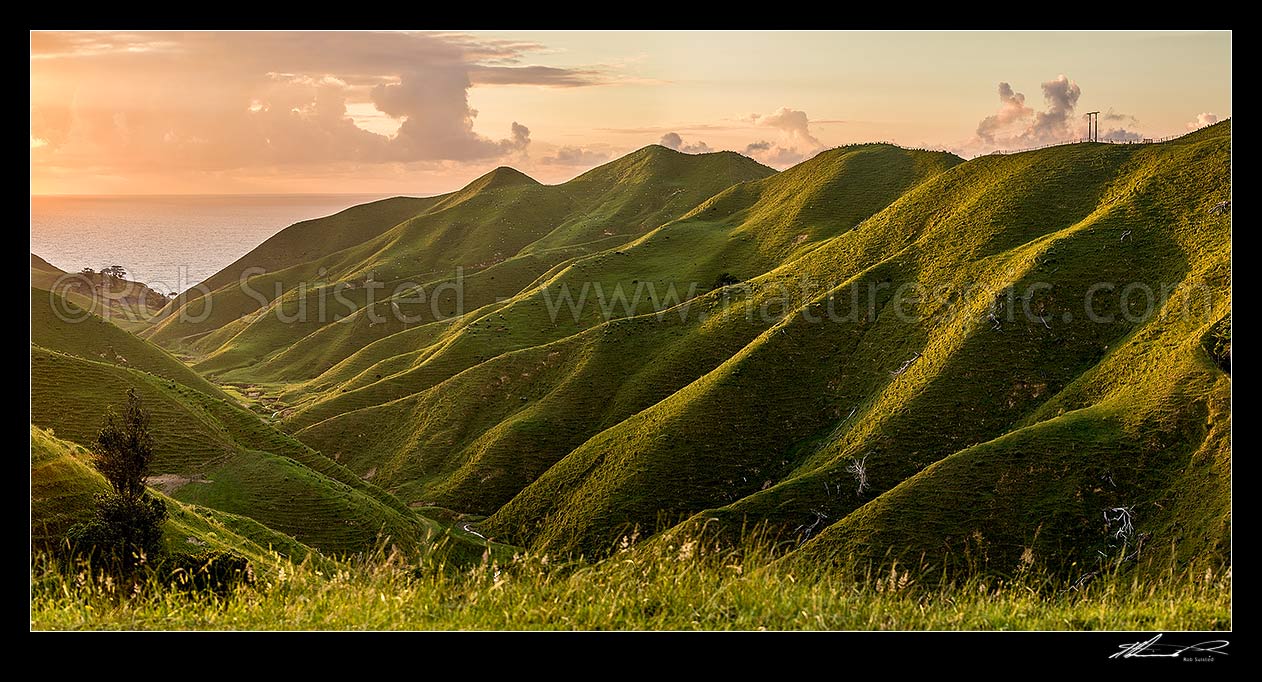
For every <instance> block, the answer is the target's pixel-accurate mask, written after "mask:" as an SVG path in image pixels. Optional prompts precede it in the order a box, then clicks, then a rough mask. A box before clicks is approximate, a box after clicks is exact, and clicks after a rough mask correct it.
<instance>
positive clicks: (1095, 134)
mask: <svg viewBox="0 0 1262 682" xmlns="http://www.w3.org/2000/svg"><path fill="white" fill-rule="evenodd" d="M1093 121H1094V122H1095V127H1094V128H1093V127H1092V125H1091V124H1092V122H1093ZM1099 138H1100V112H1098V111H1088V112H1087V141H1088V142H1099V141H1100V139H1099Z"/></svg>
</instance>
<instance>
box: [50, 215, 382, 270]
mask: <svg viewBox="0 0 1262 682" xmlns="http://www.w3.org/2000/svg"><path fill="white" fill-rule="evenodd" d="M385 196H388V195H376V194H247V195H162V196H134V195H132V196H32V197H31V253H33V254H35V255H37V256H39V257H41V258H43V259H44V260H46V261H48V262H49V263H52V264H53V265H55V266H57V267H58V268H61V269H62V270H65V271H67V272H78V271H80V270H82V269H83V268H85V267H89V268H94V269H97V270H99V269H101V268H102V267H106V266H110V265H121V266H123V267H124V268H126V269H127V273H128V274H127V278H128V279H131V280H135V281H138V282H144V283H145V284H147V285H149V286H150V287H151V288H153V289H155V290H157V291H160V292H163V293H169V292H177V293H178V292H181V291H184V290H185V289H188V288H189V287H192V286H195V285H196V284H197V283H199V282H201V281H202V280H204V279H206V278H208V277H210V276H211V275H213V274H215V273H216V272H218V271H219V270H221V269H223V268H224V267H225V266H227V265H230V264H231V263H232V262H233V261H235V260H237V259H238V258H240V257H241V256H244V255H245V254H246V253H249V251H250V250H251V249H253V248H254V247H256V246H258V245H259V244H261V243H263V242H264V241H265V240H266V239H267V238H268V237H271V236H272V235H274V234H276V233H277V232H280V231H281V230H283V229H285V228H286V227H288V226H290V225H292V224H294V223H296V222H299V221H302V220H308V219H310V218H319V217H322V216H327V215H332V214H334V213H337V212H338V211H341V210H342V209H344V208H348V207H351V206H355V205H356V204H362V203H366V202H369V201H374V200H377V199H382V198H385Z"/></svg>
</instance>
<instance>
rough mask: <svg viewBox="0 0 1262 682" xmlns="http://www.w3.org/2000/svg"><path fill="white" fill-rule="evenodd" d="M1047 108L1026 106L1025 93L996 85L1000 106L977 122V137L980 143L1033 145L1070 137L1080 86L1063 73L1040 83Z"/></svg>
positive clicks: (1080, 91) (1002, 85) (1080, 93)
mask: <svg viewBox="0 0 1262 682" xmlns="http://www.w3.org/2000/svg"><path fill="white" fill-rule="evenodd" d="M1042 90H1043V101H1044V104H1045V105H1046V107H1047V109H1046V110H1045V111H1035V110H1034V109H1033V108H1032V107H1029V106H1026V103H1025V95H1024V94H1023V93H1020V92H1016V91H1015V90H1013V89H1012V86H1011V85H1010V84H1008V83H1006V82H1001V83H1000V84H999V109H998V110H997V111H996V112H995V113H993V114H991V115H990V116H987V117H985V118H983V119H982V120H981V122H980V123H978V124H977V140H978V141H979V142H980V143H981V144H983V145H998V146H1001V147H1003V146H1007V147H1011V146H1035V145H1041V144H1048V143H1051V142H1062V141H1065V140H1068V139H1069V138H1070V137H1072V135H1073V134H1072V131H1071V130H1070V128H1069V123H1070V121H1072V120H1073V114H1074V109H1075V108H1076V107H1077V106H1078V98H1079V97H1080V96H1081V95H1082V89H1081V88H1079V87H1078V84H1077V83H1074V82H1073V81H1071V80H1069V79H1068V78H1067V77H1065V75H1064V74H1061V75H1059V76H1057V77H1056V78H1054V79H1052V80H1050V81H1046V82H1044V83H1043V84H1042Z"/></svg>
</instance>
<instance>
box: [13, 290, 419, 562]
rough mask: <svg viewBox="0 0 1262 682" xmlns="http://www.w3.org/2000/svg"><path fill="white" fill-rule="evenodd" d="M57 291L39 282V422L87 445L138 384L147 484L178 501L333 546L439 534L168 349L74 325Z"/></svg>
mask: <svg viewBox="0 0 1262 682" xmlns="http://www.w3.org/2000/svg"><path fill="white" fill-rule="evenodd" d="M50 296H53V297H55V295H53V294H50V293H49V292H44V291H41V290H35V289H32V318H31V321H32V345H31V421H32V425H33V426H40V427H44V428H51V429H55V431H56V433H57V435H58V437H60V438H64V439H67V440H69V441H71V442H75V443H79V444H81V445H90V444H91V443H92V442H93V439H94V438H95V436H96V431H97V429H99V428H100V425H101V423H102V420H103V418H104V414H105V411H106V409H107V408H108V407H109V406H110V405H112V404H118V403H119V402H120V401H121V400H122V396H124V394H125V393H126V391H127V389H128V388H135V389H136V391H137V392H138V393H139V394H140V396H141V397H142V399H143V400H144V401H145V404H146V407H147V409H149V410H150V412H151V414H152V419H153V422H152V429H153V432H154V437H155V451H156V459H155V462H154V464H153V474H154V477H153V478H152V479H151V485H154V486H155V487H157V488H159V489H161V490H162V491H163V492H165V493H167V494H169V495H170V496H171V497H173V498H175V499H176V500H179V501H181V502H187V503H194V504H198V505H202V506H205V507H208V508H212V509H215V510H218V511H223V512H228V513H232V514H237V515H241V516H247V517H249V518H252V519H254V520H255V521H257V522H259V523H261V524H264V525H265V526H267V527H269V528H271V529H274V530H276V531H279V532H281V533H284V534H286V535H291V536H293V537H295V538H297V539H298V540H299V541H301V542H302V543H304V544H308V545H310V546H312V547H315V548H317V549H320V550H321V551H324V552H330V553H341V552H352V551H360V550H364V549H371V548H372V547H373V546H374V544H375V543H376V541H377V538H378V534H379V533H384V534H386V535H388V536H389V537H390V538H391V539H392V541H393V542H395V543H397V544H398V545H399V546H400V547H401V548H404V549H418V548H421V547H423V546H425V545H426V544H427V543H428V542H429V541H430V540H431V539H433V538H434V537H435V535H436V534H437V533H438V532H439V531H440V528H439V524H437V523H435V522H433V521H430V520H429V519H426V518H424V517H421V516H418V515H417V514H416V513H414V512H413V511H412V510H411V509H409V508H408V507H407V506H405V505H404V504H402V503H401V502H399V501H398V500H397V499H396V498H394V497H393V496H391V495H389V494H388V493H386V492H384V491H382V490H381V489H379V488H377V487H376V486H374V485H372V484H371V483H370V482H368V481H367V480H365V479H363V478H361V477H359V476H356V475H354V474H351V473H350V472H349V471H347V470H346V469H345V468H344V467H342V466H340V465H338V464H337V463H336V462H334V461H333V460H330V459H328V458H326V457H324V456H323V455H321V454H320V453H318V452H315V451H313V450H311V449H310V448H308V447H306V446H304V445H302V444H301V443H299V442H297V441H296V440H294V439H292V438H290V437H288V436H286V435H284V434H283V433H281V432H279V431H277V430H275V429H274V428H272V427H271V426H268V425H267V424H266V423H265V422H264V420H263V418H262V417H260V415H258V414H255V413H253V412H251V411H249V410H247V409H245V408H244V407H242V406H241V405H239V404H238V403H237V401H236V400H235V399H233V398H232V397H230V396H228V395H227V394H226V393H224V392H223V391H221V390H219V389H218V388H216V387H215V386H213V385H211V384H209V383H208V382H206V381H205V380H204V379H201V378H200V377H198V376H197V375H195V374H193V373H192V372H191V371H190V370H188V368H187V367H185V366H183V365H181V364H180V363H179V362H178V361H176V360H175V359H174V358H172V357H170V356H169V355H168V354H166V353H165V352H164V351H162V350H160V349H158V348H156V347H154V346H152V345H151V344H148V343H147V342H145V341H143V340H141V339H139V338H136V337H135V336H132V335H131V334H129V333H128V332H125V331H123V330H121V329H118V328H117V327H114V326H113V325H111V324H110V323H109V322H106V321H104V320H101V319H100V318H96V317H95V316H91V315H83V316H82V319H83V320H84V321H82V322H77V323H75V322H67V321H66V320H64V319H62V318H61V317H58V316H57V315H54V314H51V313H50V312H49V311H48V309H49V308H50V305H49V303H48V301H49V300H50ZM55 305H56V306H58V307H59V309H64V310H71V311H74V310H75V308H74V304H73V303H69V302H66V301H60V302H58V303H56V304H55ZM78 312H79V313H82V312H83V311H78ZM75 317H79V316H78V315H76V316H75ZM45 344H46V345H45Z"/></svg>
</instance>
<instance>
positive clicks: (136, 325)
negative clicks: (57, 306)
mask: <svg viewBox="0 0 1262 682" xmlns="http://www.w3.org/2000/svg"><path fill="white" fill-rule="evenodd" d="M31 286H32V287H38V288H40V289H47V290H49V291H56V292H57V294H58V295H60V296H62V297H64V298H65V299H66V300H68V301H71V302H72V303H74V304H75V305H76V306H78V307H80V308H82V309H84V310H88V311H91V312H93V313H96V314H97V315H100V316H103V317H107V318H109V320H110V321H111V322H113V323H114V324H116V325H118V326H120V327H122V328H124V329H127V330H129V331H140V330H143V329H145V328H146V327H148V326H149V324H150V322H151V321H152V320H153V319H155V318H157V317H159V316H160V314H161V311H162V310H163V308H164V307H165V306H166V305H167V302H168V299H167V297H166V296H165V295H163V294H160V293H158V292H157V291H154V290H153V289H150V288H149V287H148V286H147V285H145V284H142V283H140V282H133V281H131V280H128V279H115V278H108V277H105V276H103V275H101V274H99V273H92V274H88V273H76V274H74V275H68V273H66V272H65V271H64V270H62V269H60V268H58V267H57V266H55V265H53V264H51V263H49V262H48V261H46V260H44V259H43V258H40V257H39V256H37V255H35V254H33V253H32V254H31Z"/></svg>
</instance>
